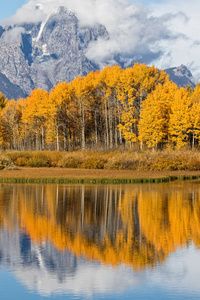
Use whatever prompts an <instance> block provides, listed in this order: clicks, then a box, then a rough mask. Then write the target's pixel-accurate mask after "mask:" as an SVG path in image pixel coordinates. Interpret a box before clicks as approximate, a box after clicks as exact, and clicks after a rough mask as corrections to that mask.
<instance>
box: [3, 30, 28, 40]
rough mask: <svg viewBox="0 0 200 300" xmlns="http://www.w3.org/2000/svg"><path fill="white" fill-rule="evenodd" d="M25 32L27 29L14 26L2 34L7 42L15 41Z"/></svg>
mask: <svg viewBox="0 0 200 300" xmlns="http://www.w3.org/2000/svg"><path fill="white" fill-rule="evenodd" d="M24 32H25V29H24V28H23V27H14V28H10V29H9V30H6V31H5V32H4V34H3V36H2V40H3V42H5V43H13V42H15V41H16V40H17V39H18V38H19V37H21V34H22V33H24Z"/></svg>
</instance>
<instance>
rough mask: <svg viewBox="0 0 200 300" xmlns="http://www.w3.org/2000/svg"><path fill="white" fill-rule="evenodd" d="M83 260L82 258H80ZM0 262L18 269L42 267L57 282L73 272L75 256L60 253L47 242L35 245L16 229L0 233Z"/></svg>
mask: <svg viewBox="0 0 200 300" xmlns="http://www.w3.org/2000/svg"><path fill="white" fill-rule="evenodd" d="M82 261H83V260H82ZM0 264H1V265H3V266H6V267H10V268H15V269H20V268H21V266H24V268H26V269H29V268H31V269H34V268H36V269H43V270H46V272H50V273H51V272H52V273H53V274H54V276H56V278H57V280H58V282H60V283H62V282H63V281H64V280H65V278H66V277H71V276H73V275H74V274H75V272H76V268H77V257H75V256H74V255H73V254H72V253H70V252H67V251H66V252H63V253H60V252H58V250H57V249H56V248H54V247H53V246H52V245H51V244H50V243H49V242H46V243H43V244H42V245H37V244H34V243H32V241H31V240H30V238H29V237H28V236H27V235H26V234H23V233H20V231H18V230H17V229H16V230H15V231H12V232H10V231H7V230H6V229H3V230H2V231H1V233H0Z"/></svg>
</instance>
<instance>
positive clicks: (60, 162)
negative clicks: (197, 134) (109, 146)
mask: <svg viewBox="0 0 200 300" xmlns="http://www.w3.org/2000/svg"><path fill="white" fill-rule="evenodd" d="M14 166H16V167H37V168H40V167H59V168H75V169H77V168H78V169H105V170H134V171H200V151H198V150H193V151H191V150H185V151H183V150H182V151H181V150H179V151H169V150H163V151H155V152H152V151H150V150H146V151H141V152H139V151H135V152H134V151H123V152H120V151H113V152H100V153H98V152H94V151H74V152H57V151H52V152H51V151H10V152H9V151H7V152H4V153H2V154H0V169H3V168H4V167H5V168H9V167H10V168H11V169H12V168H13V167H14Z"/></svg>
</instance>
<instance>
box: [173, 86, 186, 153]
mask: <svg viewBox="0 0 200 300" xmlns="http://www.w3.org/2000/svg"><path fill="white" fill-rule="evenodd" d="M191 104H192V103H191V97H190V96H189V95H188V91H187V90H186V89H184V88H180V89H178V90H177V92H176V93H175V95H174V101H173V103H172V106H171V114H170V120H169V135H170V140H171V142H172V143H173V144H174V145H175V146H176V147H177V148H178V149H179V148H181V147H183V146H185V145H186V144H187V143H188V136H189V135H188V133H189V132H190V129H191V127H192V124H191V120H190V111H191Z"/></svg>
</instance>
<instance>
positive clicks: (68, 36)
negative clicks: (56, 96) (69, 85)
mask: <svg viewBox="0 0 200 300" xmlns="http://www.w3.org/2000/svg"><path fill="white" fill-rule="evenodd" d="M38 9H40V8H39V7H38ZM98 39H102V40H107V39H109V33H108V31H107V29H106V28H105V26H104V25H101V24H95V25H94V26H92V27H91V26H86V25H84V26H82V25H80V22H79V20H78V18H77V16H76V13H75V12H74V11H72V10H69V9H67V8H65V7H63V6H59V7H58V8H57V9H56V10H55V11H54V12H53V13H51V14H50V15H49V16H48V18H46V20H45V21H44V22H38V23H31V22H30V23H26V24H21V25H14V26H6V27H4V28H3V27H2V26H0V45H1V47H0V90H1V91H2V93H3V94H4V95H5V96H6V97H7V98H9V99H10V98H14V99H17V98H19V97H24V96H27V95H29V94H30V93H31V91H32V90H33V89H35V88H40V89H43V90H47V91H49V90H51V89H52V88H53V87H54V86H55V85H56V84H57V83H58V82H63V81H66V82H70V81H72V80H73V79H74V78H76V77H77V76H78V75H81V76H83V75H86V74H88V73H89V72H91V71H92V70H94V71H95V70H97V69H98V68H99V66H98V65H96V64H95V63H94V62H92V61H91V60H89V59H88V57H87V55H86V52H87V49H88V47H89V46H90V45H91V44H92V43H94V42H96V41H97V40H98ZM130 61H131V65H132V63H133V61H132V60H130ZM114 63H116V64H119V65H121V67H124V66H123V60H122V59H121V57H120V55H118V56H117V57H115V59H114ZM105 65H106V61H105ZM178 68H180V67H178ZM185 68H186V67H185ZM175 69H177V68H170V69H167V70H165V71H166V72H167V73H168V74H169V76H170V79H172V80H173V81H174V82H175V83H177V84H178V85H181V86H185V85H187V84H192V83H193V77H192V74H191V73H190V71H189V70H188V69H187V68H186V69H187V70H186V69H184V68H182V71H183V73H184V72H185V73H184V74H185V75H184V74H181V70H179V73H178V71H176V72H175V71H174V70H175ZM174 72H175V73H174ZM190 74H191V76H190ZM193 86H194V83H193ZM193 86H192V87H193Z"/></svg>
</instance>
